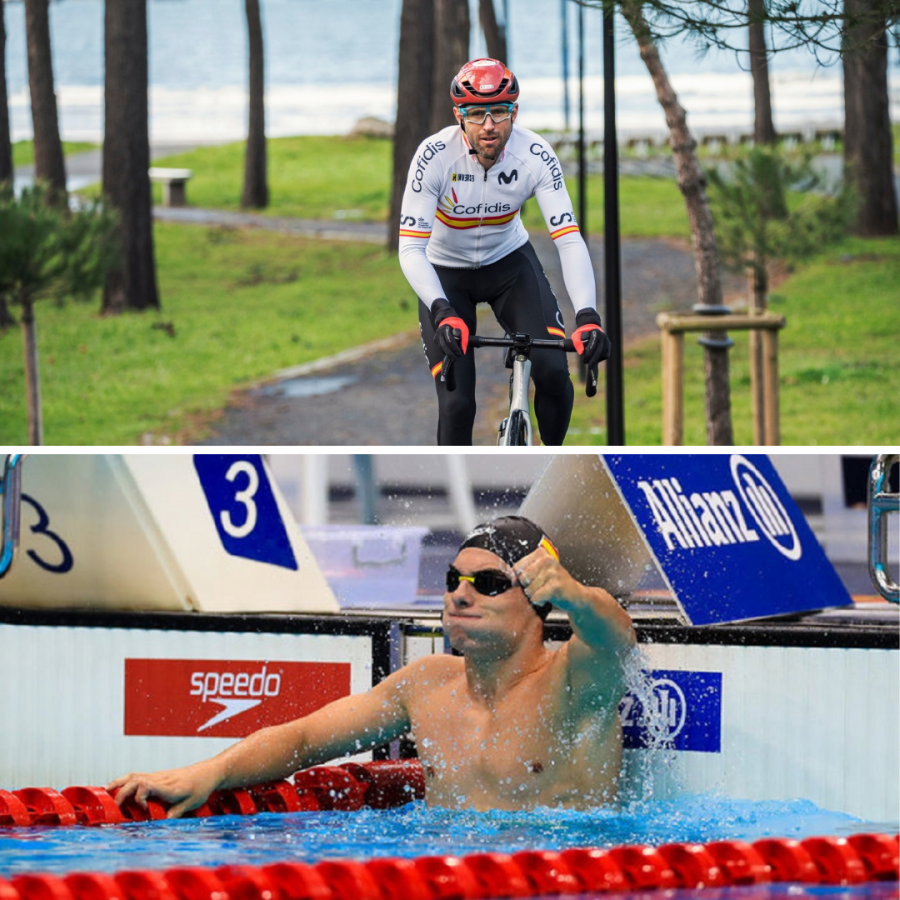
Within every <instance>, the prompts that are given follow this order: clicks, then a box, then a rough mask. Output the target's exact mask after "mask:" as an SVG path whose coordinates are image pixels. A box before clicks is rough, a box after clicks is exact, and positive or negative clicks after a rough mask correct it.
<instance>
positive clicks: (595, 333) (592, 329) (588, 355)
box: [572, 308, 612, 366]
mask: <svg viewBox="0 0 900 900" xmlns="http://www.w3.org/2000/svg"><path fill="white" fill-rule="evenodd" d="M575 326H576V327H575V331H574V332H573V333H572V343H573V344H574V345H575V349H576V350H577V351H578V352H579V353H580V354H581V359H582V360H583V362H584V364H585V365H586V366H596V365H597V363H600V362H603V360H604V359H609V352H610V350H611V349H612V345H611V344H610V342H609V338H608V337H607V336H606V332H605V331H604V330H603V325H602V324H601V322H600V316H598V315H597V310H595V309H590V308H587V309H582V310H579V312H578V313H577V314H576V316H575Z"/></svg>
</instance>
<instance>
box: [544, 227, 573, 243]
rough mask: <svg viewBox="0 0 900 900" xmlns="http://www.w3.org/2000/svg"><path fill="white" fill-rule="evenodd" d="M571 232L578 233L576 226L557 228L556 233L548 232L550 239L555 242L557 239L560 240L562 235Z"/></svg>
mask: <svg viewBox="0 0 900 900" xmlns="http://www.w3.org/2000/svg"><path fill="white" fill-rule="evenodd" d="M573 231H578V226H577V225H566V227H565V228H557V230H556V231H551V232H550V237H552V238H553V240H554V241H555V240H556V239H557V238H561V237H562V236H563V235H564V234H571V233H572V232H573Z"/></svg>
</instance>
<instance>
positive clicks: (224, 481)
mask: <svg viewBox="0 0 900 900" xmlns="http://www.w3.org/2000/svg"><path fill="white" fill-rule="evenodd" d="M194 468H195V469H196V470H197V475H198V477H199V478H200V484H201V486H202V487H203V493H204V494H205V495H206V502H207V503H208V504H209V510H210V512H211V513H212V516H213V520H214V521H215V524H216V530H217V531H218V533H219V538H220V539H221V541H222V546H223V547H224V548H225V550H226V551H227V552H228V553H230V554H231V555H232V556H243V557H244V558H245V559H255V560H256V561H257V562H264V563H270V564H271V565H273V566H283V567H284V568H286V569H296V568H297V560H296V559H295V558H294V552H293V550H292V549H291V544H290V540H289V539H288V535H287V532H286V531H285V527H284V523H283V522H282V521H281V515H280V514H279V511H278V506H277V504H276V502H275V497H274V496H273V494H272V487H271V485H270V484H269V479H268V476H267V475H266V471H265V469H264V468H263V463H262V458H261V457H260V456H195V457H194Z"/></svg>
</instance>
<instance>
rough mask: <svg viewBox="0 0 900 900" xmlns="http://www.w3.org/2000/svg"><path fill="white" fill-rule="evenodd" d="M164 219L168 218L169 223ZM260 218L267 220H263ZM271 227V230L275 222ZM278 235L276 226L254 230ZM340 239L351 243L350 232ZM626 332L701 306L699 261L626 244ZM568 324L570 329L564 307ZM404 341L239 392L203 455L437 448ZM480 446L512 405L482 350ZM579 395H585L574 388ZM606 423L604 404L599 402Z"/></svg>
mask: <svg viewBox="0 0 900 900" xmlns="http://www.w3.org/2000/svg"><path fill="white" fill-rule="evenodd" d="M170 212H171V211H167V213H166V217H167V218H169V217H170ZM259 218H263V217H259ZM273 221H274V220H273ZM255 224H256V225H257V226H259V227H274V226H273V224H272V222H271V221H270V222H264V223H260V222H256V223H255ZM323 227H327V228H332V227H333V226H332V225H331V223H303V222H294V223H292V230H297V231H299V232H301V233H310V232H307V231H303V229H305V228H310V229H315V228H323ZM354 227H355V228H356V229H359V228H360V226H359V225H356V226H349V225H348V226H347V231H345V232H343V234H341V235H339V236H342V237H345V238H346V237H349V236H350V233H351V228H354ZM384 229H385V226H383V225H371V226H366V228H365V231H366V233H367V234H368V235H369V238H368V239H372V240H375V239H377V240H378V241H379V242H381V241H383V240H384V239H385V231H384ZM532 242H533V243H534V246H535V249H536V251H537V253H538V255H539V257H540V258H541V261H542V262H543V264H544V267H545V269H546V271H547V276H548V278H549V279H550V282H551V284H552V285H553V289H554V291H556V293H557V296H560V297H563V296H565V291H564V288H563V285H562V273H561V271H560V267H559V258H558V256H557V253H556V250H555V248H554V247H553V245H552V241H551V240H550V237H549V235H545V234H535V235H533V237H532ZM599 244H600V240H599V239H598V240H596V241H594V242H592V243H591V257H592V260H593V263H594V270H595V275H596V277H597V283H598V285H602V284H603V251H602V246H598V245H599ZM622 268H623V275H622V286H623V304H622V315H623V329H624V336H625V341H626V344H627V343H628V342H630V341H633V340H634V339H636V338H638V337H642V336H646V335H650V334H653V335H655V334H657V333H658V332H657V330H656V324H655V319H656V314H657V313H658V312H659V311H661V310H663V309H673V308H681V309H684V308H688V307H690V305H691V304H692V303H694V302H696V288H695V285H696V278H695V275H694V263H693V257H692V256H691V254H690V252H689V251H688V250H687V248H686V247H681V246H677V245H676V244H675V243H674V242H668V241H661V240H625V241H624V242H623V244H622ZM742 287H743V283H742V280H741V279H728V281H727V282H726V290H727V291H730V292H736V291H739V290H741V288H742ZM563 316H564V318H565V320H566V323H567V325H571V323H572V321H573V319H574V315H573V312H572V308H571V306H570V305H569V304H568V303H565V305H563ZM410 325H411V328H410V331H409V333H408V334H406V335H398V336H397V337H396V338H394V339H392V340H391V341H389V342H384V343H379V344H377V345H375V346H370V347H368V348H358V350H357V351H356V355H355V356H354V357H352V358H347V357H346V356H344V355H340V356H339V357H336V358H334V359H332V360H321V361H319V362H318V363H315V364H311V365H309V366H301V367H298V368H297V369H294V370H288V371H285V372H282V373H274V376H273V379H272V381H271V382H269V383H267V384H264V385H260V386H258V387H255V388H252V389H250V390H245V391H239V392H236V393H235V394H234V395H233V397H232V400H231V402H230V403H229V405H228V406H227V407H226V409H225V410H224V411H223V412H222V415H221V418H219V419H218V420H217V421H216V422H214V424H213V427H212V430H211V432H210V433H209V435H208V436H207V437H206V438H205V439H203V440H202V441H200V443H202V444H206V445H217V446H225V445H230V446H241V445H266V446H289V445H290V446H295V445H315V446H373V445H374V446H422V445H424V446H433V445H434V443H435V431H436V427H437V402H436V400H435V396H434V385H433V382H432V379H431V375H430V373H429V371H428V368H427V366H426V364H425V361H424V358H423V355H422V348H421V344H420V340H419V336H418V331H417V329H416V323H415V320H414V319H413V320H412V321H411V322H410ZM479 332H480V333H482V334H492V333H493V334H500V333H501V332H500V329H499V327H498V326H497V325H496V323H495V322H494V320H493V317H492V316H491V314H490V311H489V310H487V309H485V312H484V315H483V316H481V317H480V318H479ZM477 352H478V353H479V357H478V359H479V364H478V387H477V393H476V396H477V399H478V408H479V415H478V419H477V423H476V431H475V443H476V444H478V445H482V446H487V445H491V444H493V443H495V438H496V429H497V425H498V424H499V421H500V419H501V418H502V417H503V413H504V407H505V404H506V402H507V392H508V384H509V373H508V371H507V370H506V369H504V368H503V365H502V353H501V352H500V351H491V350H479V351H477ZM576 390H580V387H578V386H577V382H576ZM596 402H597V404H598V414H599V415H601V416H602V415H603V412H604V406H603V403H604V401H603V398H602V397H598V399H597V401H596Z"/></svg>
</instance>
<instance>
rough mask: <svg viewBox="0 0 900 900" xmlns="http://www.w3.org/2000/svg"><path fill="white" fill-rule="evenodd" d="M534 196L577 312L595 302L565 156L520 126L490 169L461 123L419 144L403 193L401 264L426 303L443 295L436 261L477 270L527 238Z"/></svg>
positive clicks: (415, 289)
mask: <svg viewBox="0 0 900 900" xmlns="http://www.w3.org/2000/svg"><path fill="white" fill-rule="evenodd" d="M531 197H536V198H537V202H538V206H539V207H540V209H541V213H542V214H543V216H544V221H545V222H546V223H547V228H548V230H549V231H550V236H551V237H552V238H553V242H554V244H555V245H556V249H557V251H558V252H559V258H560V262H561V264H562V272H563V280H564V281H565V285H566V290H567V291H568V293H569V299H570V300H571V301H572V305H573V306H574V307H575V311H576V312H578V311H579V310H581V309H584V308H586V307H590V308H591V309H594V308H595V307H596V297H597V294H596V286H595V284H594V270H593V267H592V265H591V259H590V256H589V255H588V250H587V246H586V245H585V243H584V240H583V239H582V237H581V234H580V232H579V230H578V224H577V222H576V221H575V213H574V212H573V210H572V201H571V200H570V199H569V194H568V191H567V190H566V185H565V181H564V180H563V175H562V168H561V167H560V164H559V160H558V159H557V158H556V154H555V153H554V152H553V148H552V147H551V146H550V145H549V144H548V143H547V141H545V140H544V139H543V138H542V137H541V136H540V135H538V134H535V133H534V132H533V131H529V130H528V129H527V128H520V127H519V126H518V125H515V126H513V129H512V134H511V135H510V138H509V141H508V142H507V144H506V146H505V147H504V148H503V152H502V154H501V155H500V157H499V158H498V159H497V161H496V162H495V163H494V165H493V166H491V168H490V169H487V170H485V169H484V168H483V167H482V165H481V164H480V163H479V162H478V161H477V159H476V158H475V157H474V156H472V155H471V154H470V153H469V142H468V140H467V139H466V136H465V134H464V132H463V130H462V129H461V128H460V127H459V126H458V125H453V126H449V127H447V128H444V129H442V130H441V131H439V132H438V133H437V134H435V135H432V136H431V137H430V138H428V139H427V140H425V141H423V142H422V143H421V144H420V145H419V148H418V150H417V151H416V154H415V156H414V157H413V160H412V163H411V165H410V167H409V177H408V179H407V182H406V190H405V192H404V194H403V206H402V212H401V215H400V266H401V268H402V269H403V274H404V275H405V276H406V278H407V280H408V281H409V283H410V284H411V285H412V288H413V290H414V291H415V292H416V295H417V296H418V297H419V299H420V300H421V301H422V302H423V303H424V304H425V305H426V307H428V308H429V309H430V308H431V304H432V302H433V301H434V300H435V299H436V298H438V297H443V296H444V293H443V289H442V288H441V283H440V281H439V280H438V277H437V273H436V272H435V270H434V266H435V265H437V266H448V267H450V268H467V269H476V268H479V267H480V266H486V265H490V264H491V263H493V262H496V261H497V260H498V259H502V258H503V257H504V256H507V255H508V254H510V253H512V252H513V251H514V250H517V249H518V248H519V247H521V246H522V245H523V244H525V243H526V242H527V240H528V232H527V231H526V230H525V226H524V225H523V224H522V219H521V217H520V215H519V212H520V210H521V208H522V204H523V203H525V201H526V200H528V199H530V198H531Z"/></svg>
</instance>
